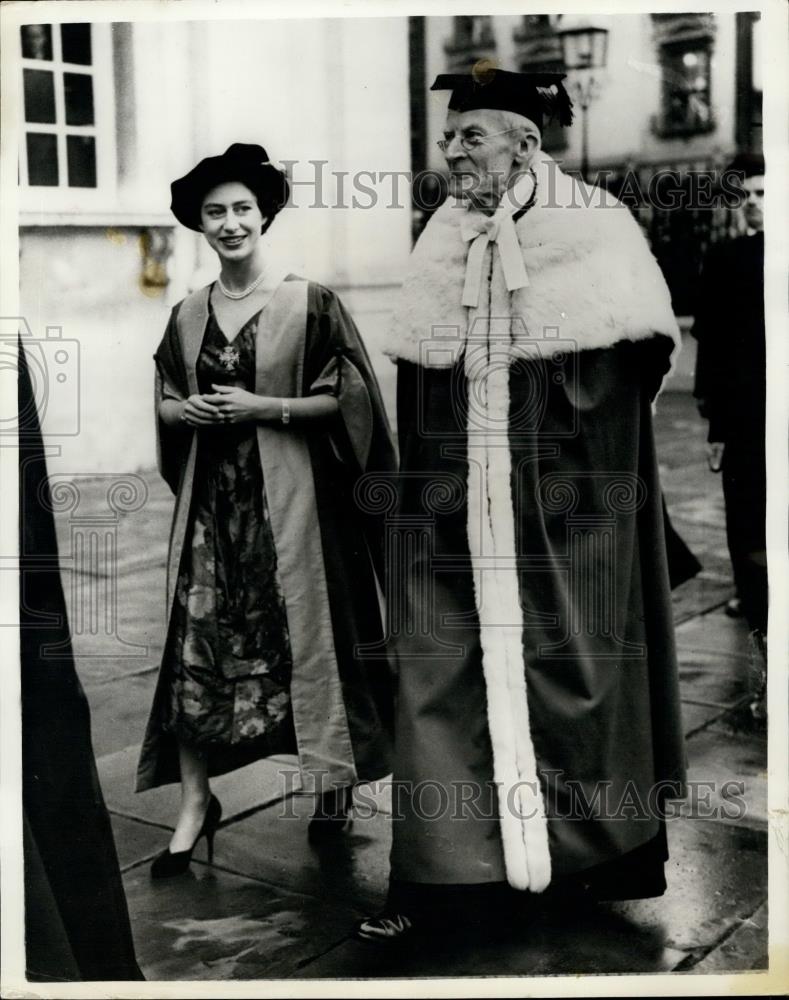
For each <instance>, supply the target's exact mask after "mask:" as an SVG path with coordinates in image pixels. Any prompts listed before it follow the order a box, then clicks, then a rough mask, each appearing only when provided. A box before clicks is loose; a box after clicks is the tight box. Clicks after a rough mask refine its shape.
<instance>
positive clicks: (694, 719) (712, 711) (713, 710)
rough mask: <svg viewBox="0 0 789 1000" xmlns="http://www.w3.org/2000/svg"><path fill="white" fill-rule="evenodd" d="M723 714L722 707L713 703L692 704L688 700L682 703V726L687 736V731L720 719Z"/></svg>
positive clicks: (693, 730)
mask: <svg viewBox="0 0 789 1000" xmlns="http://www.w3.org/2000/svg"><path fill="white" fill-rule="evenodd" d="M723 714H724V711H723V709H721V708H718V707H717V706H714V705H694V704H691V703H690V702H683V703H682V728H683V730H684V732H685V735H686V736H687V735H688V734H689V733H692V732H695V731H696V730H698V729H702V728H704V727H705V726H708V725H710V724H712V723H713V722H714V721H715V720H717V719H720V718H721V716H722V715H723Z"/></svg>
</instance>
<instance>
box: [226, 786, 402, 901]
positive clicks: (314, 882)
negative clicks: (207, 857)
mask: <svg viewBox="0 0 789 1000" xmlns="http://www.w3.org/2000/svg"><path fill="white" fill-rule="evenodd" d="M357 794H358V792H357ZM313 806H314V803H313V798H312V796H303V795H296V796H292V797H291V798H289V799H287V800H286V801H284V802H279V803H275V804H274V805H271V806H268V807H267V808H265V809H263V810H261V811H259V812H256V813H255V814H254V815H252V816H249V817H247V818H246V819H242V820H239V821H238V822H235V823H232V824H230V825H229V826H228V827H227V828H226V829H222V830H220V831H219V833H218V835H217V838H216V844H215V848H214V850H215V854H214V858H215V862H216V864H218V865H221V866H222V867H224V868H228V869H231V870H232V871H235V872H238V873H240V874H243V875H248V876H251V877H254V878H259V879H262V880H263V881H265V882H269V883H271V884H273V885H277V886H280V887H282V888H284V889H290V890H292V891H296V892H301V893H308V894H310V895H313V896H317V897H319V898H321V899H334V900H339V901H345V902H346V903H347V905H349V906H352V907H354V908H356V909H358V910H359V911H360V914H364V913H368V912H373V911H375V910H377V909H379V908H380V907H381V906H382V905H383V902H384V899H385V896H386V889H387V880H388V877H389V847H390V844H391V822H390V820H389V819H388V817H386V816H385V815H383V814H382V813H378V814H374V815H370V810H367V809H365V810H364V811H362V810H361V809H359V810H357V814H356V816H355V818H354V821H353V825H352V827H351V830H350V831H349V832H348V833H343V834H339V835H338V836H336V837H334V838H332V839H331V840H330V841H329V842H327V843H325V844H323V845H320V846H313V845H311V844H310V843H309V841H308V840H307V824H308V822H309V818H310V816H311V815H312V812H313Z"/></svg>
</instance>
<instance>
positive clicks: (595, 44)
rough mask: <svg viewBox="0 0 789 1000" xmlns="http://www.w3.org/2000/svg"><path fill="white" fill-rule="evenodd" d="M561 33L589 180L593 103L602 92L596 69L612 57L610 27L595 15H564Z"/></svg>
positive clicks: (583, 168) (583, 164)
mask: <svg viewBox="0 0 789 1000" xmlns="http://www.w3.org/2000/svg"><path fill="white" fill-rule="evenodd" d="M557 34H558V35H559V39H560V41H561V45H562V58H563V61H564V66H565V69H567V70H568V71H570V72H571V73H572V74H573V75H572V77H571V79H570V86H569V90H570V93H571V96H572V97H573V99H574V101H575V103H576V104H578V105H579V106H580V108H581V112H582V115H581V176H582V177H583V179H584V180H585V181H588V180H589V105H590V104H591V103H592V100H593V99H594V98H595V97H597V95H598V93H599V92H600V81H599V80H598V79H595V76H594V71H595V70H601V69H604V68H605V63H606V59H607V57H608V29H607V28H604V27H602V25H601V24H600V23H599V22H595V20H594V19H593V18H590V17H584V16H582V15H580V14H576V15H573V14H570V15H567V14H565V15H563V16H562V20H561V27H560V28H559V29H558V31H557Z"/></svg>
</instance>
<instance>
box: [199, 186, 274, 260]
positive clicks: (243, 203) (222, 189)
mask: <svg viewBox="0 0 789 1000" xmlns="http://www.w3.org/2000/svg"><path fill="white" fill-rule="evenodd" d="M263 221H264V219H263V214H262V213H261V211H260V208H259V206H258V202H257V198H256V197H255V196H254V194H253V193H252V192H251V191H250V190H249V188H248V187H247V186H246V185H245V184H241V183H240V181H227V182H226V183H225V184H218V185H217V186H216V187H215V188H212V189H211V190H210V191H209V192H208V194H207V195H206V196H205V198H203V204H202V206H201V209H200V222H201V226H202V230H203V233H204V235H205V238H206V239H207V240H208V245H209V246H210V247H211V248H212V249H213V250H215V251H216V253H217V254H219V256H220V258H222V259H223V260H227V261H242V260H245V259H246V258H247V257H249V255H250V254H251V253H253V252H254V249H255V246H256V245H257V242H258V240H259V239H260V229H261V226H262V225H263Z"/></svg>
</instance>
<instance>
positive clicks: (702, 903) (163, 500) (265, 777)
mask: <svg viewBox="0 0 789 1000" xmlns="http://www.w3.org/2000/svg"><path fill="white" fill-rule="evenodd" d="M657 430H658V439H659V455H660V458H661V462H662V466H663V482H664V488H665V491H666V495H667V500H668V505H669V509H670V512H671V516H672V520H673V522H674V524H675V527H676V528H677V530H678V531H679V532H680V534H681V535H682V536H683V537H684V538H685V539H686V541H687V542H688V544H689V545H690V546H691V548H692V549H693V550H694V551H695V552H696V553H697V555H698V556H699V558H700V559H701V561H702V562H703V564H704V570H703V572H702V573H701V574H700V575H699V577H697V578H696V579H695V580H694V581H691V582H689V583H687V584H685V585H683V587H681V588H679V590H677V591H675V593H674V598H673V600H674V613H675V620H676V623H677V643H678V649H679V658H680V664H681V683H682V696H683V706H684V724H685V731H686V733H687V740H688V742H687V745H688V754H689V760H690V777H691V779H693V780H696V781H699V782H714V783H715V791H714V792H713V793H712V796H711V799H710V802H711V804H712V805H713V806H725V805H727V803H726V802H724V801H723V800H722V799H721V797H720V796H721V789H722V788H723V786H724V784H725V782H726V781H727V780H734V781H742V782H744V799H745V803H746V806H747V808H746V810H745V814H744V815H743V816H741V817H740V818H730V819H727V818H726V817H725V816H724V815H721V810H718V815H717V818H714V819H709V818H704V816H705V815H708V813H705V803H704V801H702V800H701V799H698V800H697V801H695V802H691V804H690V805H689V806H688V807H687V808H685V809H684V810H683V815H682V816H681V817H680V818H677V819H674V820H672V821H671V822H670V823H669V846H670V852H671V859H670V861H669V864H668V871H667V875H668V882H669V889H668V892H667V893H666V894H665V896H664V897H662V898H660V899H656V900H649V901H643V902H635V903H627V904H606V905H601V906H598V907H595V908H593V909H591V910H586V911H582V910H576V911H568V909H567V907H566V906H565V907H564V908H563V909H562V910H561V911H560V912H556V911H554V912H552V911H550V910H545V911H543V912H540V913H539V916H536V915H535V914H534V913H532V914H529V913H524V915H523V919H522V921H516V922H514V923H512V924H511V925H510V926H509V928H508V929H507V931H506V932H503V931H502V932H501V933H497V934H496V935H491V936H489V937H488V938H487V939H483V938H482V937H475V938H474V939H472V940H467V941H464V942H458V941H457V940H448V941H445V942H443V943H441V942H439V943H437V944H436V945H435V946H431V947H430V948H418V949H414V950H413V951H412V952H410V953H403V952H399V953H397V954H395V955H389V954H381V953H380V951H379V950H378V949H375V948H369V947H367V946H364V945H361V944H358V943H356V942H354V941H353V940H351V939H350V937H349V934H350V931H351V928H352V926H353V924H354V922H355V921H356V920H357V919H358V918H359V916H360V915H363V914H366V913H369V912H371V911H375V910H376V909H377V908H378V907H379V906H380V905H381V903H382V901H383V898H384V893H385V888H386V878H387V853H388V843H389V836H390V833H389V828H388V820H387V815H386V810H387V806H386V796H385V794H381V795H379V796H378V799H377V801H378V810H377V812H376V813H375V814H374V815H372V816H371V817H368V818H364V819H363V818H359V819H357V821H356V822H355V825H354V828H353V830H352V832H351V834H350V835H349V836H347V837H346V838H345V839H343V840H341V841H340V842H339V843H337V844H335V845H333V846H331V847H325V848H322V849H315V848H312V847H310V846H309V845H308V843H307V839H306V823H307V819H308V816H309V813H310V810H311V802H309V801H307V800H306V799H305V797H301V796H298V795H293V794H292V793H293V790H294V787H295V785H294V782H295V773H296V772H295V768H294V762H293V760H292V759H287V758H282V759H274V760H269V761H265V762H262V763H259V764H256V765H253V766H251V767H249V768H245V769H244V770H242V771H238V772H236V773H234V774H231V775H227V776H224V777H223V778H220V779H218V780H217V781H216V783H215V790H216V792H217V794H218V795H219V797H220V799H221V800H222V803H223V806H224V810H225V813H224V816H225V818H224V821H223V828H222V829H221V831H220V833H219V834H218V836H217V842H216V855H215V858H214V863H213V864H207V863H205V862H204V861H202V860H199V859H201V858H203V857H204V855H203V853H202V851H203V848H202V846H201V847H200V848H198V850H197V852H196V858H197V859H198V860H196V861H195V862H193V864H192V869H191V871H190V872H189V873H188V874H187V875H185V876H182V877H180V878H177V879H173V880H169V881H167V882H164V883H154V882H152V881H151V879H150V877H149V873H148V867H149V862H150V859H151V858H152V857H153V856H154V855H155V854H156V853H157V852H158V851H159V850H160V849H161V848H162V847H163V846H164V845H165V844H166V843H167V840H168V839H169V835H168V830H169V829H170V824H171V823H172V822H173V819H174V817H175V814H176V809H177V801H178V790H177V788H176V787H168V788H164V789H157V790H155V791H152V792H147V793H145V794H142V795H135V794H134V792H133V774H134V769H135V765H136V759H137V749H138V745H139V741H140V739H141V736H142V731H143V727H144V723H145V718H146V716H147V712H148V708H149V705H150V701H151V697H152V693H153V686H154V680H155V671H156V668H157V664H158V659H159V656H160V654H161V645H162V638H163V631H164V620H163V604H164V602H163V594H164V560H165V550H166V540H167V533H168V528H169V516H170V510H171V499H170V496H169V494H168V492H167V490H166V488H165V487H164V486H163V484H162V483H161V482H160V481H159V480H158V477H157V476H156V474H155V473H151V474H146V475H143V476H141V477H140V478H139V479H138V480H135V481H134V483H133V486H134V487H135V488H137V489H138V490H139V491H140V493H139V496H138V498H137V501H135V500H134V498H133V497H132V492H133V490H132V491H131V492H129V493H128V494H127V495H126V497H125V499H124V497H123V496H122V495H121V497H120V502H119V499H118V497H119V494H118V493H117V492H116V493H115V494H114V495H113V496H114V499H113V501H112V502H113V504H114V506H115V507H116V508H117V507H122V508H123V507H126V508H130V509H128V510H126V511H125V512H124V511H122V512H121V513H120V514H119V515H117V516H116V517H115V518H114V519H113V515H112V514H111V513H110V516H109V517H107V518H106V520H105V521H104V522H102V523H101V524H99V521H100V517H101V515H102V514H103V513H106V512H108V511H110V507H109V506H108V504H107V486H108V480H107V479H93V480H85V481H82V482H80V483H79V489H80V506H79V508H78V509H77V510H76V511H75V510H73V509H72V510H71V513H70V514H68V515H66V514H61V515H59V532H60V535H61V552H62V555H63V563H64V566H65V567H66V585H67V588H68V587H69V586H72V589H71V591H70V603H71V607H70V615H71V620H72V627H73V629H74V632H75V644H76V649H77V653H78V669H79V673H80V676H81V678H82V681H83V684H84V686H85V689H86V692H87V695H88V698H89V700H90V704H91V708H92V713H93V740H94V748H95V752H96V756H97V759H98V763H99V770H100V773H101V778H102V784H103V787H104V791H105V795H106V798H107V802H108V805H109V808H110V810H111V813H112V817H113V824H114V828H115V834H116V840H117V845H118V851H119V855H120V859H121V864H122V868H123V872H124V881H125V885H126V892H127V895H128V901H129V907H130V912H131V918H132V923H133V927H134V934H135V939H136V944H137V953H138V957H139V961H140V964H141V966H142V968H143V970H144V971H145V973H146V975H147V976H148V977H149V978H150V979H165V980H176V979H178V980H190V979H191V980H196V979H201V980H206V979H207V980H224V979H268V978H278V979H279V978H309V979H313V978H316V977H386V976H449V975H454V976H462V975H525V974H546V975H547V974H561V973H626V972H662V971H669V970H675V971H681V972H686V973H687V972H722V971H733V970H746V969H762V968H765V967H766V965H767V930H766V926H767V903H766V899H767V859H766V744H765V736H764V733H763V731H760V730H759V728H758V727H757V726H755V725H754V724H753V723H752V722H751V721H750V719H749V715H748V712H747V709H746V707H745V706H746V704H747V700H748V699H747V695H746V685H747V680H746V668H747V633H746V629H745V626H744V625H743V624H742V622H739V621H732V620H730V619H728V618H727V617H725V615H724V613H723V606H724V604H725V602H726V600H727V599H728V598H729V597H730V596H731V594H732V587H731V579H730V572H729V566H728V559H727V555H726V548H725V536H724V530H723V506H722V501H721V497H720V483H719V480H718V479H717V478H716V477H714V476H712V475H711V474H710V473H708V472H707V470H706V464H705V461H704V429H703V426H702V424H701V423H700V421H699V420H698V418H697V417H696V415H695V409H694V407H693V403H692V400H691V399H690V397H689V396H688V395H687V394H684V393H668V394H666V395H665V396H664V397H663V398H662V400H661V405H660V410H659V414H658V418H657ZM119 464H120V463H119ZM80 518H82V520H80ZM86 525H87V526H88V527H89V528H90V531H88V532H87V535H89V536H90V538H92V541H90V539H89V541H88V542H87V543H85V544H84V545H83V544H82V543H81V542H79V541H78V539H80V538H85V537H87V536H86V531H85V527H86ZM96 525H99V528H98V529H97V528H96ZM91 526H92V527H91ZM91 531H92V532H93V534H92V535H91V533H90V532H91ZM108 546H109V547H112V546H114V547H115V553H114V555H112V557H111V558H109V559H108V560H106V561H105V560H104V559H103V557H102V555H101V553H102V552H103V551H106V550H107V548H108ZM79 560H82V561H81V562H80V561H79ZM113 560H114V561H115V563H116V566H117V572H114V571H113V569H112V565H113ZM69 566H71V567H72V569H71V571H69ZM80 566H82V567H83V568H82V569H80V568H79V567H80ZM113 579H117V585H114V584H113ZM96 580H99V581H100V582H103V583H106V584H110V585H109V586H107V587H106V588H105V589H104V590H102V589H101V588H99V590H98V591H97V590H96V588H95V586H93V584H95V582H96ZM89 581H92V585H91V587H89V588H88V589H87V590H85V589H81V588H84V587H85V585H86V582H89ZM86 595H88V596H87V597H86ZM91 595H92V596H91ZM86 606H87V610H86ZM114 616H116V617H117V623H118V628H117V635H110V636H109V637H108V636H107V635H106V632H107V631H108V628H107V622H109V623H111V622H112V621H113V620H114ZM109 631H110V632H112V631H113V629H112V628H111V627H110V628H109ZM119 637H120V638H119ZM728 808H729V812H730V813H732V812H734V811H735V810H734V809H733V803H731V802H729V803H728Z"/></svg>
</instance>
